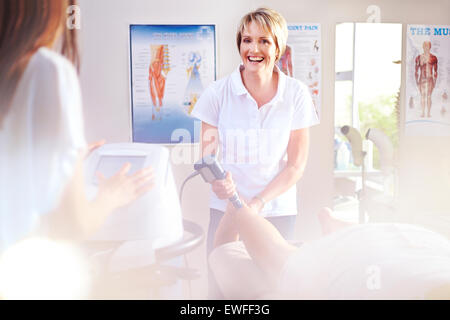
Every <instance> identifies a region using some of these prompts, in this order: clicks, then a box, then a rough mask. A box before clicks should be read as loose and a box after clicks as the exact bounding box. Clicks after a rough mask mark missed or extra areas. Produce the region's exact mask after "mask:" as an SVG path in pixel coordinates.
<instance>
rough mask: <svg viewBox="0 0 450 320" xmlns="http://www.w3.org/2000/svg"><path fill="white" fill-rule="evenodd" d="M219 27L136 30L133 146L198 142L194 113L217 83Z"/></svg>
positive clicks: (133, 46)
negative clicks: (204, 94)
mask: <svg viewBox="0 0 450 320" xmlns="http://www.w3.org/2000/svg"><path fill="white" fill-rule="evenodd" d="M215 32H216V31H215V26H214V25H130V68H131V72H130V75H131V109H132V136H133V142H143V143H161V144H179V143H197V142H199V139H200V128H201V123H200V121H199V120H196V119H195V118H193V117H191V112H192V110H193V109H194V108H195V104H196V102H197V100H198V98H199V97H200V95H201V93H202V92H203V90H204V89H205V88H206V87H207V86H208V85H209V84H210V83H211V82H213V81H214V80H215V79H216V35H215Z"/></svg>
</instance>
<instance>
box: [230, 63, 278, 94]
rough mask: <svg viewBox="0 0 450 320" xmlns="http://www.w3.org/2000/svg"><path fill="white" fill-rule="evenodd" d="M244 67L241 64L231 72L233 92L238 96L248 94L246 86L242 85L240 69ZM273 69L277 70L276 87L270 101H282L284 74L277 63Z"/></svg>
mask: <svg viewBox="0 0 450 320" xmlns="http://www.w3.org/2000/svg"><path fill="white" fill-rule="evenodd" d="M243 69H244V65H243V64H241V65H239V67H238V68H237V69H236V70H235V71H234V72H233V73H232V74H231V80H232V84H233V86H232V87H233V92H234V94H236V95H238V96H240V95H244V94H249V92H248V90H247V88H246V87H245V86H244V83H243V82H242V76H241V71H242V70H243ZM274 71H275V72H278V88H277V94H276V96H275V98H274V99H273V100H272V101H283V96H284V90H285V87H286V75H285V74H284V73H283V72H281V70H280V69H279V68H278V66H277V65H275V67H274Z"/></svg>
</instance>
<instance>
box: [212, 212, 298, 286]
mask: <svg viewBox="0 0 450 320" xmlns="http://www.w3.org/2000/svg"><path fill="white" fill-rule="evenodd" d="M227 215H228V216H229V217H227V218H226V219H223V220H222V221H221V224H222V223H223V226H219V228H221V227H223V228H224V229H226V226H227V225H228V226H229V225H231V223H230V220H229V219H228V218H231V219H232V222H233V223H232V224H233V225H234V226H235V228H236V230H237V232H238V233H239V236H240V238H241V240H242V241H243V242H244V244H245V247H246V249H247V251H248V253H249V255H250V256H251V258H252V259H253V261H254V262H255V263H256V265H257V266H258V267H259V268H260V269H262V270H263V271H264V272H265V273H266V274H267V275H268V276H269V277H270V278H271V280H272V281H276V279H278V277H279V276H280V272H281V270H282V268H283V266H284V264H285V262H286V260H287V258H288V257H289V256H290V255H291V254H292V253H294V252H295V251H296V250H298V248H297V247H294V246H292V245H290V244H289V243H288V242H287V241H286V240H285V239H284V238H283V237H282V236H281V234H280V233H279V232H278V230H277V229H276V228H275V227H274V226H273V225H272V224H271V223H270V222H269V221H267V220H266V219H264V218H263V217H260V216H258V215H257V214H256V213H255V212H253V211H252V210H250V209H249V208H248V207H247V206H246V205H244V207H243V208H241V209H239V210H236V209H234V207H233V206H232V205H231V204H229V205H228V208H227V212H226V213H225V216H227ZM225 234H226V235H227V236H223V235H225ZM232 234H233V232H229V233H228V232H227V233H225V232H223V233H220V234H219V237H220V238H217V239H216V243H217V244H220V243H223V241H224V240H225V239H227V237H229V236H230V235H232ZM234 234H235V233H234ZM231 238H233V236H231Z"/></svg>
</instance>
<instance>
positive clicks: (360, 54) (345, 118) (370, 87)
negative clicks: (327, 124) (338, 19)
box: [334, 23, 402, 171]
mask: <svg viewBox="0 0 450 320" xmlns="http://www.w3.org/2000/svg"><path fill="white" fill-rule="evenodd" d="M401 54H402V26H401V24H384V23H383V24H380V23H340V24H338V25H337V26H336V60H335V68H336V78H335V163H334V167H335V170H336V171H359V170H360V168H358V167H356V166H355V165H354V164H353V162H352V157H351V147H350V145H349V143H348V141H347V139H346V138H345V137H344V136H343V135H342V134H341V133H340V129H341V127H342V126H344V125H349V126H352V127H354V128H356V129H357V130H359V131H360V133H361V135H362V137H365V135H366V132H367V130H368V129H370V128H378V129H380V130H382V131H383V132H384V133H385V134H386V135H387V136H388V137H390V139H391V141H392V143H393V144H394V146H395V147H396V146H397V145H398V127H399V116H398V115H399V92H400V84H401ZM363 141H364V142H363V143H364V146H363V148H364V150H365V151H366V152H367V156H366V162H365V164H366V168H367V170H368V171H373V170H374V169H379V154H378V150H377V149H376V148H374V146H373V144H372V142H370V141H368V140H366V139H363Z"/></svg>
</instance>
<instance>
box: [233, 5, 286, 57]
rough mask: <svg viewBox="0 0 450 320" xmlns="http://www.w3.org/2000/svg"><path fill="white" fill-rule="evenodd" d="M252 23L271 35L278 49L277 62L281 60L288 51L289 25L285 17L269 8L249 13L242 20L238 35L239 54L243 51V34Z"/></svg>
mask: <svg viewBox="0 0 450 320" xmlns="http://www.w3.org/2000/svg"><path fill="white" fill-rule="evenodd" d="M251 22H255V23H257V24H258V25H260V26H261V27H262V28H263V29H264V30H265V31H266V32H268V33H270V34H271V36H272V38H273V39H274V41H275V46H276V47H277V57H276V61H278V60H280V58H281V56H282V55H283V54H284V51H285V50H286V43H287V39H288V28H287V23H286V20H285V19H284V18H283V16H282V15H281V14H279V13H278V12H276V11H275V10H272V9H268V8H258V9H256V10H255V11H253V12H249V13H247V14H246V15H245V16H244V17H243V18H242V19H241V23H240V24H239V27H238V31H237V35H236V42H237V47H238V50H239V52H240V51H241V41H242V33H243V32H244V29H245V28H247V27H248V25H249V24H250V23H251Z"/></svg>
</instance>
